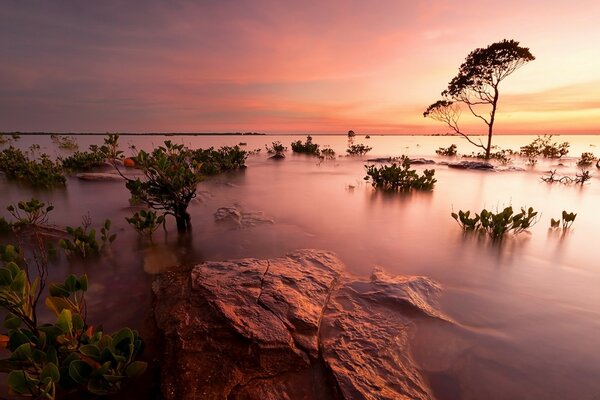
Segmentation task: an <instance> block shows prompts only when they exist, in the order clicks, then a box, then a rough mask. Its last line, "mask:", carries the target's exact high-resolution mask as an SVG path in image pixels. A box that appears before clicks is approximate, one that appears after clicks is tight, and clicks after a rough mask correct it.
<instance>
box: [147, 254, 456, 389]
mask: <svg viewBox="0 0 600 400" xmlns="http://www.w3.org/2000/svg"><path fill="white" fill-rule="evenodd" d="M344 269H345V268H344V265H343V264H342V263H341V262H340V261H339V259H338V258H337V257H336V256H335V255H333V254H332V253H329V252H325V251H318V250H301V251H297V252H294V253H292V254H289V255H288V256H286V257H282V258H276V259H270V260H257V259H243V260H237V261H230V262H207V263H204V264H200V265H197V266H195V267H193V268H192V269H191V271H189V272H186V273H174V272H171V273H166V274H163V275H161V276H160V277H159V278H158V279H157V280H156V281H155V283H154V286H153V289H154V293H155V319H156V323H157V326H158V329H159V331H160V333H161V334H162V336H163V342H164V363H163V365H162V373H161V374H162V377H161V381H162V394H163V396H164V398H165V399H173V400H174V399H184V400H187V399H256V400H276V399H289V400H294V399H429V398H432V396H431V393H430V391H429V388H428V387H427V385H426V384H425V382H424V380H423V378H422V377H421V375H420V374H419V371H418V369H417V367H416V366H415V365H414V362H413V361H412V358H411V356H410V353H409V351H408V335H409V332H410V327H411V325H412V322H413V321H415V320H417V319H423V318H427V319H431V318H433V319H436V320H440V321H442V320H446V318H445V317H444V316H443V315H441V314H440V313H439V312H438V311H437V310H436V309H435V307H433V306H432V300H431V299H432V297H433V296H434V295H435V293H436V292H437V291H438V287H437V286H436V285H435V284H434V283H433V282H431V281H430V280H428V279H427V278H423V277H390V276H388V275H386V274H385V273H383V272H382V271H380V270H376V271H375V272H374V273H373V275H372V277H371V278H370V279H357V278H354V277H351V276H349V275H348V274H347V273H345V271H344Z"/></svg>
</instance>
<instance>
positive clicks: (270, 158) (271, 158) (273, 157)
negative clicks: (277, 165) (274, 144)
mask: <svg viewBox="0 0 600 400" xmlns="http://www.w3.org/2000/svg"><path fill="white" fill-rule="evenodd" d="M284 158H285V155H284V154H281V153H275V154H274V155H272V156H271V157H269V160H276V161H279V160H283V159H284Z"/></svg>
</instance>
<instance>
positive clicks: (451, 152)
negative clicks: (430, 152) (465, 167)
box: [435, 144, 457, 157]
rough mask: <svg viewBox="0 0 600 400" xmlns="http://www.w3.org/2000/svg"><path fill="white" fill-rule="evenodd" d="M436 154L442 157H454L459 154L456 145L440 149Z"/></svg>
mask: <svg viewBox="0 0 600 400" xmlns="http://www.w3.org/2000/svg"><path fill="white" fill-rule="evenodd" d="M435 152H436V154H438V155H440V156H446V157H453V156H455V155H456V154H457V151H456V145H455V144H451V145H450V146H448V147H440V148H439V149H437V150H436V151H435Z"/></svg>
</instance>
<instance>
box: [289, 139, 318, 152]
mask: <svg viewBox="0 0 600 400" xmlns="http://www.w3.org/2000/svg"><path fill="white" fill-rule="evenodd" d="M291 146H292V151H293V152H294V153H301V154H309V155H313V156H319V155H320V151H319V145H318V144H316V143H313V141H312V136H310V135H309V136H307V137H306V142H304V143H302V141H301V140H297V141H295V142H292V145H291Z"/></svg>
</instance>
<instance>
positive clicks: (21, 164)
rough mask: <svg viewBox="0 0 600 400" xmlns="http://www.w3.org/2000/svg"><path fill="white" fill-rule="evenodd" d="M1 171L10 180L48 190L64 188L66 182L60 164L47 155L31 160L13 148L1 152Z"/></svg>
mask: <svg viewBox="0 0 600 400" xmlns="http://www.w3.org/2000/svg"><path fill="white" fill-rule="evenodd" d="M0 171H2V172H4V174H5V175H6V177H7V178H9V179H16V180H19V181H23V182H25V183H28V184H30V185H32V186H36V187H42V188H46V189H50V188H53V187H54V186H62V185H64V184H65V181H66V179H65V176H64V174H63V171H62V168H61V166H60V164H58V163H56V162H54V161H52V160H51V159H50V157H48V155H47V154H42V155H40V157H39V158H38V159H30V158H29V157H28V156H27V155H26V154H25V153H23V152H22V151H21V150H20V149H17V148H15V147H13V146H9V147H8V148H7V149H4V150H2V151H0Z"/></svg>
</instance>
